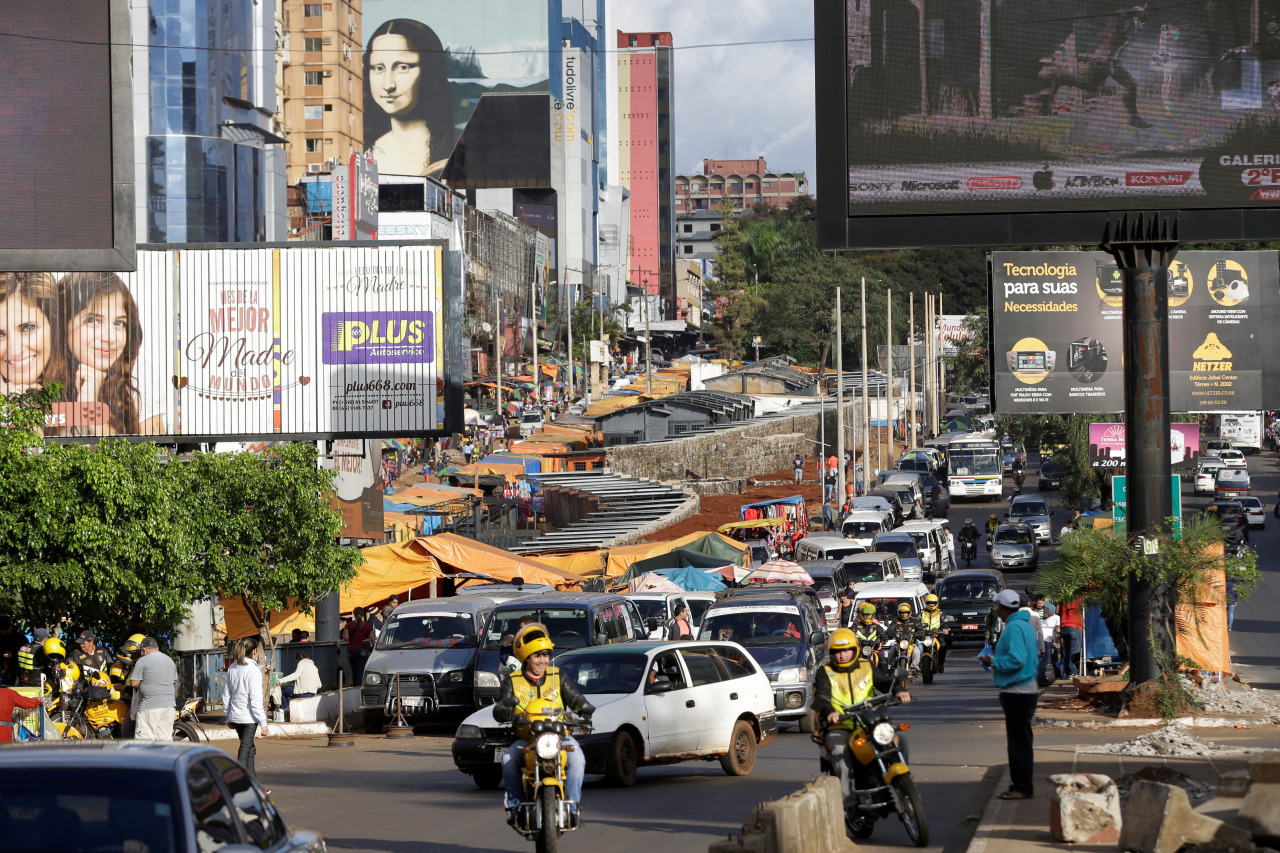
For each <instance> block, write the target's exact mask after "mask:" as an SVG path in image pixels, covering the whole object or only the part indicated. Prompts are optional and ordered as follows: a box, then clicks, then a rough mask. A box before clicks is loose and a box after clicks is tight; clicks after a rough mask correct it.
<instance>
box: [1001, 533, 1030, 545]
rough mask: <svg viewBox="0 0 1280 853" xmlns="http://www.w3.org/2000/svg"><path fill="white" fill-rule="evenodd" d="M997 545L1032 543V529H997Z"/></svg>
mask: <svg viewBox="0 0 1280 853" xmlns="http://www.w3.org/2000/svg"><path fill="white" fill-rule="evenodd" d="M996 544H997V545H1030V544H1031V531H1030V530H997V531H996Z"/></svg>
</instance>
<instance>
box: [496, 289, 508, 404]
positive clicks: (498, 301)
mask: <svg viewBox="0 0 1280 853" xmlns="http://www.w3.org/2000/svg"><path fill="white" fill-rule="evenodd" d="M503 337H504V336H503V334H502V295H501V292H500V291H499V290H498V285H497V284H496V283H495V284H494V286H493V366H494V370H496V371H497V376H498V381H497V382H496V383H495V384H494V386H493V389H494V394H495V398H496V399H497V401H498V423H502V345H503V343H505V341H504V340H503Z"/></svg>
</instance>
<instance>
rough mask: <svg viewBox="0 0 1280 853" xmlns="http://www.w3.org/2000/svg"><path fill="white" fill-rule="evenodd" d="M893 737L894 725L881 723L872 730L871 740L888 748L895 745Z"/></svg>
mask: <svg viewBox="0 0 1280 853" xmlns="http://www.w3.org/2000/svg"><path fill="white" fill-rule="evenodd" d="M893 735H894V729H893V723H886V722H879V723H876V725H875V728H873V729H872V730H871V739H872V740H874V741H875V742H876V743H878V744H880V745H881V746H888V745H889V744H891V743H893Z"/></svg>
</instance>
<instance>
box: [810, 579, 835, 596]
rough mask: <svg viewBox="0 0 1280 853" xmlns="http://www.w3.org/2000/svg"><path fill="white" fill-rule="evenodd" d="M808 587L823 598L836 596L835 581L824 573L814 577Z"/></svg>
mask: <svg viewBox="0 0 1280 853" xmlns="http://www.w3.org/2000/svg"><path fill="white" fill-rule="evenodd" d="M810 589H812V590H813V591H814V592H816V593H817V594H818V595H820V596H822V597H824V598H835V597H836V582H835V581H834V580H832V579H831V578H829V577H827V576H825V575H821V576H819V577H816V578H814V579H813V586H812V587H810Z"/></svg>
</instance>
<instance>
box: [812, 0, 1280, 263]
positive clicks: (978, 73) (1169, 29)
mask: <svg viewBox="0 0 1280 853" xmlns="http://www.w3.org/2000/svg"><path fill="white" fill-rule="evenodd" d="M817 4H818V5H817V7H816V9H817V13H818V14H817V16H816V17H817V20H818V27H819V34H820V36H821V35H826V34H827V33H829V32H830V31H829V30H827V31H826V32H824V28H825V27H826V26H827V24H828V23H829V22H832V19H833V18H834V15H835V9H834V8H833V6H834V5H835V4H832V3H830V2H828V0H817ZM838 5H839V7H840V8H839V15H840V20H839V25H840V27H839V30H838V31H839V32H841V33H842V34H843V38H842V39H841V43H840V45H839V46H838V48H837V47H835V46H834V45H833V44H832V42H833V39H831V38H830V37H829V36H828V37H827V38H825V39H824V38H819V40H818V54H819V62H818V65H819V70H818V75H819V76H818V89H819V92H818V110H819V122H820V125H821V124H822V123H823V122H827V123H828V124H827V125H826V126H827V127H831V129H832V130H833V131H835V133H833V134H830V136H832V137H838V138H839V140H841V142H840V143H839V147H840V148H842V150H839V151H837V150H835V148H836V146H837V143H836V142H834V141H830V140H824V139H823V136H824V129H825V128H824V127H823V126H820V127H819V155H820V167H819V170H820V173H819V178H820V179H823V177H824V176H823V174H822V172H823V171H824V169H825V170H831V171H835V170H837V169H838V170H839V173H840V177H839V178H838V179H837V178H836V177H834V176H833V175H831V174H827V175H826V176H825V180H823V182H822V183H820V186H819V199H820V202H821V199H822V194H823V193H824V192H826V191H828V190H835V191H837V192H839V193H840V197H841V199H842V202H841V203H842V205H843V207H844V211H845V215H846V216H847V217H848V218H849V219H850V220H851V221H850V223H849V225H848V232H849V234H850V235H852V236H851V238H850V239H851V242H852V243H853V244H858V243H859V242H860V241H861V240H863V239H864V238H867V239H869V237H870V235H877V236H879V237H881V238H883V240H884V242H883V243H882V245H928V244H931V243H934V242H941V243H950V244H961V245H964V244H969V245H973V244H979V243H985V244H988V245H1010V244H1018V243H1019V242H1022V243H1024V244H1025V243H1034V242H1045V243H1055V242H1057V243H1061V242H1070V241H1079V240H1087V241H1088V242H1095V241H1098V240H1100V239H1101V237H1102V231H1101V227H1100V223H1101V222H1102V219H1099V218H1097V217H1096V216H1094V217H1089V216H1076V217H1075V218H1072V217H1071V216H1070V215H1071V214H1087V213H1092V214H1097V213H1099V212H1101V213H1102V214H1104V215H1105V212H1107V211H1119V210H1130V209H1143V210H1173V209H1179V210H1183V211H1187V210H1198V211H1229V210H1232V209H1236V208H1246V209H1247V208H1256V209H1259V210H1261V211H1265V213H1264V214H1263V215H1262V217H1261V219H1259V218H1258V217H1250V216H1246V217H1243V218H1241V217H1235V218H1231V217H1229V216H1226V217H1224V216H1221V215H1208V216H1199V217H1196V216H1187V217H1184V219H1183V225H1184V227H1183V233H1182V236H1183V238H1184V239H1229V238H1232V237H1245V236H1247V237H1248V238H1249V239H1258V238H1260V237H1261V236H1265V235H1266V234H1268V233H1270V235H1271V236H1275V234H1276V232H1277V230H1280V229H1277V228H1276V227H1275V225H1276V223H1277V221H1280V220H1278V219H1277V218H1276V216H1275V213H1274V212H1276V211H1277V210H1278V209H1280V145H1278V144H1277V139H1280V117H1278V115H1277V110H1278V109H1280V0H1176V2H1175V0H1148V2H1143V3H1135V2H1134V0H839V4H838ZM834 51H838V53H839V63H838V65H839V72H838V73H839V75H840V78H839V83H838V84H835V83H834V82H833V81H832V80H831V77H832V75H833V74H835V73H837V72H836V68H837V64H836V59H835V58H834V56H831V55H828V56H827V58H826V59H825V60H824V58H823V56H824V54H832V53H833V52H834ZM832 111H834V112H835V113H837V114H838V115H839V122H840V125H841V126H839V127H835V126H834V124H835V123H836V121H837V119H835V118H832V117H830V116H824V113H829V112H832ZM1010 214H1013V215H1014V216H1016V215H1017V214H1052V215H1055V216H1058V217H1060V218H1059V219H1057V220H1056V223H1057V224H1058V225H1060V226H1061V225H1063V224H1068V225H1069V227H1068V229H1067V230H1064V229H1063V228H1061V227H1059V228H1057V229H1055V228H1054V227H1053V223H1054V222H1055V220H1046V219H1029V220H1025V221H1019V220H1017V219H1016V218H1015V219H1005V220H1003V221H997V220H994V219H982V218H981V217H983V216H996V215H1003V216H1006V217H1008V216H1009V215H1010ZM824 215H825V216H826V217H827V218H830V217H831V216H833V215H834V208H828V210H827V212H826V213H825V214H824ZM876 217H934V218H936V219H935V221H937V222H939V223H940V228H941V231H938V230H932V231H931V230H930V229H928V228H924V229H920V230H919V232H917V233H914V234H913V233H910V232H908V231H907V230H906V229H907V227H908V225H909V224H910V223H912V222H914V223H915V224H916V225H917V226H918V225H920V224H921V220H919V219H905V218H904V219H900V220H898V221H896V222H894V223H885V222H880V223H874V222H870V221H863V222H861V223H860V222H858V220H870V219H871V218H876ZM947 217H955V218H953V219H951V220H949V221H948V220H947ZM959 217H977V218H972V219H962V218H959ZM1246 222H1247V223H1249V224H1242V223H1246ZM1259 222H1265V223H1267V226H1266V227H1262V228H1261V229H1259V228H1257V227H1255V226H1256V225H1257V224H1258V223H1259ZM859 229H863V232H862V235H861V236H860V235H859V233H858V232H859ZM890 234H896V239H895V238H890V237H889V236H888V235H890ZM962 234H964V235H966V236H965V237H964V238H963V239H960V235H962ZM824 242H825V243H826V244H827V245H831V240H830V239H827V240H825V241H824Z"/></svg>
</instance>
